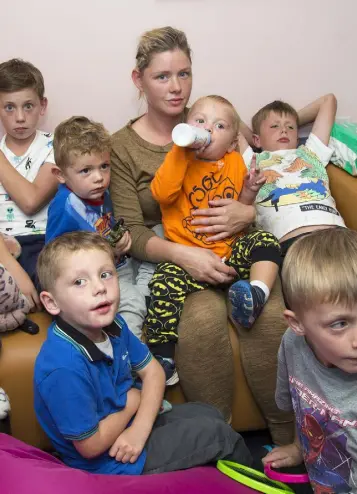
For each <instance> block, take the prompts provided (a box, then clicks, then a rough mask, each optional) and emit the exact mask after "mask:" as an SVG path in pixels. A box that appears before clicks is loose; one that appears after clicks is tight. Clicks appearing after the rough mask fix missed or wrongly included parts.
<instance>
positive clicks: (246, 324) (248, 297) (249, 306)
mask: <svg viewBox="0 0 357 494" xmlns="http://www.w3.org/2000/svg"><path fill="white" fill-rule="evenodd" d="M228 296H229V300H230V302H231V304H232V318H233V319H234V321H236V322H237V323H238V324H240V325H241V326H243V328H246V329H250V328H251V327H252V323H251V318H252V316H253V312H254V304H253V297H252V292H251V286H250V284H249V283H248V282H247V281H237V282H236V283H234V284H233V285H232V286H231V287H230V289H229V292H228Z"/></svg>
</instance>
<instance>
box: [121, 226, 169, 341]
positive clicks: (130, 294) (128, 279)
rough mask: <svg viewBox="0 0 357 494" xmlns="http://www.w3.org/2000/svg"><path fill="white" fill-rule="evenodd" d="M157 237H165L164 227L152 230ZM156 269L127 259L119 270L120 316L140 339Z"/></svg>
mask: <svg viewBox="0 0 357 494" xmlns="http://www.w3.org/2000/svg"><path fill="white" fill-rule="evenodd" d="M152 230H153V231H154V232H155V233H156V235H159V236H160V237H162V238H163V237H164V231H163V228H162V225H156V226H154V228H153V229H152ZM155 269H156V264H153V263H151V262H140V261H138V260H136V259H132V258H127V259H126V261H125V264H124V265H123V266H120V267H119V268H118V270H117V271H118V276H119V285H120V303H119V310H118V312H119V314H120V315H121V316H122V317H123V318H124V320H125V322H126V323H127V325H128V328H129V329H130V331H131V332H132V333H133V334H135V336H137V337H138V338H139V339H140V338H141V334H142V327H143V324H144V320H145V317H146V312H147V308H146V300H145V297H147V296H150V290H149V286H148V285H149V283H150V281H151V278H152V275H153V274H154V271H155Z"/></svg>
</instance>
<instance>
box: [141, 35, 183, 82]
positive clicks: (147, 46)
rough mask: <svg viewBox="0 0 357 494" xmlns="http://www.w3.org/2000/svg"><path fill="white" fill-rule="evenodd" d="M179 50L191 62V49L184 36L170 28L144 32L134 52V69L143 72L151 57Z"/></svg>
mask: <svg viewBox="0 0 357 494" xmlns="http://www.w3.org/2000/svg"><path fill="white" fill-rule="evenodd" d="M173 50H181V51H183V52H184V53H185V55H186V56H187V58H188V59H189V60H190V62H191V48H190V46H189V44H188V42H187V38H186V35H185V33H184V32H183V31H179V30H178V29H175V28H173V27H171V26H167V27H160V28H157V29H152V30H151V31H146V33H144V34H143V35H142V36H141V37H140V41H139V45H138V49H137V52H136V68H137V70H138V71H139V72H142V71H144V70H145V69H146V68H147V67H148V66H149V64H150V62H151V60H152V57H153V56H154V55H156V54H157V53H163V52H165V51H173Z"/></svg>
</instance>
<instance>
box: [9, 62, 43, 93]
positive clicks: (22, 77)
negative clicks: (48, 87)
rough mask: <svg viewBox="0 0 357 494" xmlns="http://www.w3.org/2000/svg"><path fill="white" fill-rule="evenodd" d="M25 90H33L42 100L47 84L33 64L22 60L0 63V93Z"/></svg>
mask: <svg viewBox="0 0 357 494" xmlns="http://www.w3.org/2000/svg"><path fill="white" fill-rule="evenodd" d="M23 89H33V90H34V91H35V92H36V94H37V96H38V97H39V98H40V100H42V99H43V97H44V95H45V83H44V81H43V76H42V74H41V72H40V71H39V70H38V69H37V68H36V67H35V66H34V65H32V63H30V62H25V61H24V60H21V59H20V58H12V59H11V60H8V61H7V62H3V63H0V93H14V92H16V91H22V90H23Z"/></svg>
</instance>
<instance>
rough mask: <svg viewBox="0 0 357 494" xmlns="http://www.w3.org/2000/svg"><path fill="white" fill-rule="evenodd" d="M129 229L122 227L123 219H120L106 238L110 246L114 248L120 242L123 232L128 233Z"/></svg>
mask: <svg viewBox="0 0 357 494" xmlns="http://www.w3.org/2000/svg"><path fill="white" fill-rule="evenodd" d="M128 231H129V228H128V227H127V226H125V225H124V219H123V218H120V219H119V220H118V221H117V222H116V223H115V225H114V226H113V228H112V229H111V231H110V233H109V235H108V236H107V237H106V239H107V240H108V242H109V243H110V245H111V246H112V247H113V249H114V248H115V246H116V244H117V243H118V242H119V240H121V238H122V237H123V235H124V233H125V232H128Z"/></svg>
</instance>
